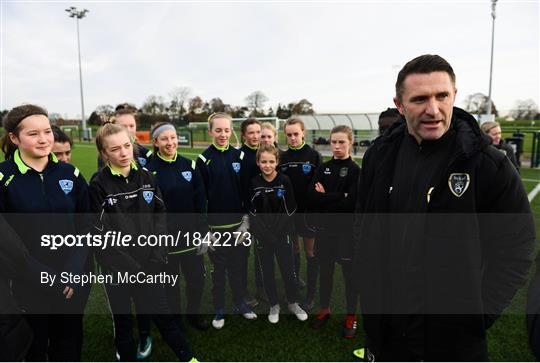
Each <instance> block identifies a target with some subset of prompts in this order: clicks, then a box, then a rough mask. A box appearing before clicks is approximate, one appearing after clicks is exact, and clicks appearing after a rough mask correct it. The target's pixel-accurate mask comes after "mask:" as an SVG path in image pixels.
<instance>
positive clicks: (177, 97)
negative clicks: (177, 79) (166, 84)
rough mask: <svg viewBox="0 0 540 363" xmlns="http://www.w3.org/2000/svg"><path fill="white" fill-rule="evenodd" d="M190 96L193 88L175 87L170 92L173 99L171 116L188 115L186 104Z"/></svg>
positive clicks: (170, 108)
mask: <svg viewBox="0 0 540 363" xmlns="http://www.w3.org/2000/svg"><path fill="white" fill-rule="evenodd" d="M190 95H191V88H189V87H175V88H174V89H173V90H172V91H171V92H169V97H170V98H171V103H170V105H169V111H170V112H171V114H173V115H175V116H178V117H181V116H182V115H183V114H184V113H186V109H185V108H184V104H185V103H186V101H187V99H188V97H189V96H190Z"/></svg>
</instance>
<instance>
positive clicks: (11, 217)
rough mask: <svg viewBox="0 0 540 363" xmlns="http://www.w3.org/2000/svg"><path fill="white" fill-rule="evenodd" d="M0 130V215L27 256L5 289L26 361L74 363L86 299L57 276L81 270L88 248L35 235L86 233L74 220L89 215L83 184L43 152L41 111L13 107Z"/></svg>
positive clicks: (46, 132) (46, 144)
mask: <svg viewBox="0 0 540 363" xmlns="http://www.w3.org/2000/svg"><path fill="white" fill-rule="evenodd" d="M3 126H4V131H5V134H4V136H3V137H2V141H1V144H2V151H3V152H4V154H5V158H6V161H4V162H2V163H0V212H2V213H4V217H5V218H6V220H7V221H8V222H10V224H11V226H12V227H13V229H14V230H15V231H16V232H17V234H18V235H19V236H20V237H21V240H22V241H23V243H24V245H25V247H26V248H27V249H28V253H29V259H28V269H27V271H26V274H27V275H28V280H24V281H23V280H14V281H13V286H12V289H13V295H14V297H15V298H16V300H17V302H18V304H19V307H20V308H21V310H23V311H25V312H26V314H25V317H26V319H27V321H28V324H29V325H30V327H31V328H32V331H33V333H34V339H33V341H32V344H31V346H30V349H29V351H28V354H27V356H26V360H28V361H47V360H51V361H80V359H81V346H82V340H83V313H84V306H85V304H86V299H87V297H88V294H84V293H82V289H81V288H80V287H79V286H75V285H65V284H62V283H61V282H60V274H61V273H62V272H70V273H73V274H81V273H83V272H86V271H88V268H89V265H88V260H89V259H88V248H87V247H76V246H72V247H66V246H62V247H59V248H58V249H57V250H52V249H50V248H49V247H46V246H42V245H41V243H40V241H41V237H42V236H43V235H51V234H54V235H63V236H66V235H76V234H85V233H87V232H88V227H89V225H88V224H85V223H84V217H82V218H80V217H81V216H82V215H84V213H87V212H88V211H89V198H88V188H87V184H86V181H85V180H84V178H83V176H82V175H81V174H80V172H79V170H78V169H77V168H75V167H74V166H72V165H69V164H66V163H62V162H59V161H58V159H57V158H56V156H55V155H54V154H53V153H52V152H51V150H52V146H53V143H54V137H53V132H52V129H51V124H50V122H49V118H48V115H47V111H46V110H45V109H43V108H41V107H39V106H35V105H30V104H28V105H22V106H19V107H15V108H13V109H12V110H11V111H10V112H8V114H7V115H6V116H5V117H4V120H3ZM38 214H39V216H38ZM21 216H23V218H24V219H23V220H21ZM29 223H30V224H31V226H29ZM29 227H30V228H29ZM43 273H47V274H48V275H49V276H55V277H56V278H55V280H56V283H54V285H53V286H49V285H48V284H42V283H41V276H42V274H43Z"/></svg>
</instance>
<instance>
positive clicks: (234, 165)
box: [232, 163, 240, 173]
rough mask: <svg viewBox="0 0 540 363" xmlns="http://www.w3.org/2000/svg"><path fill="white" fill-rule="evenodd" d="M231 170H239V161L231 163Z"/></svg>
mask: <svg viewBox="0 0 540 363" xmlns="http://www.w3.org/2000/svg"><path fill="white" fill-rule="evenodd" d="M232 168H233V170H234V171H235V172H236V173H238V172H239V171H240V163H232Z"/></svg>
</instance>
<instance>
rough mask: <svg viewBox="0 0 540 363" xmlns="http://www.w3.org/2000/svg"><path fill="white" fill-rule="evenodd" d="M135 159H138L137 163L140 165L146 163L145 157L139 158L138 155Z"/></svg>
mask: <svg viewBox="0 0 540 363" xmlns="http://www.w3.org/2000/svg"><path fill="white" fill-rule="evenodd" d="M137 160H138V161H139V164H140V165H141V166H145V165H146V159H145V158H141V157H140V156H139V157H137Z"/></svg>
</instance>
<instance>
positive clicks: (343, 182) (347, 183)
mask: <svg viewBox="0 0 540 363" xmlns="http://www.w3.org/2000/svg"><path fill="white" fill-rule="evenodd" d="M352 144H353V133H352V130H351V128H350V127H349V126H343V125H342V126H336V127H334V128H333V129H332V131H331V132H330V145H331V147H332V154H333V157H332V159H331V160H329V161H327V162H324V163H323V164H322V165H321V166H319V168H317V171H316V172H315V176H314V178H313V181H312V182H311V186H310V187H309V190H308V199H309V204H310V206H311V208H310V210H311V211H312V212H313V213H316V214H312V216H313V217H314V218H313V219H312V221H313V222H314V224H315V226H316V230H317V245H316V251H315V253H316V255H317V256H318V259H319V266H320V277H319V278H320V291H319V293H320V299H321V309H320V310H319V313H318V314H317V316H316V317H315V319H314V320H313V322H312V327H313V328H314V329H320V328H321V327H322V326H323V325H324V324H325V323H326V322H327V321H328V319H329V318H330V313H331V311H330V296H331V294H332V285H333V280H334V265H335V263H336V262H339V263H340V264H341V268H342V270H343V277H344V280H345V298H346V302H347V317H346V318H345V322H344V326H343V335H344V337H345V338H349V339H351V338H353V337H354V336H355V335H356V325H357V323H356V305H357V301H358V296H357V293H356V289H355V288H354V276H353V269H352V256H353V235H352V233H353V231H352V225H353V222H354V217H353V212H354V206H355V204H356V188H357V185H358V176H359V174H360V167H359V166H358V165H357V164H356V163H355V162H354V161H353V159H352V158H351V148H352Z"/></svg>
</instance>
